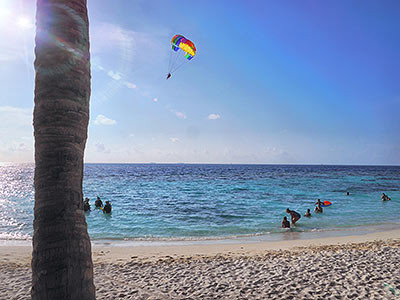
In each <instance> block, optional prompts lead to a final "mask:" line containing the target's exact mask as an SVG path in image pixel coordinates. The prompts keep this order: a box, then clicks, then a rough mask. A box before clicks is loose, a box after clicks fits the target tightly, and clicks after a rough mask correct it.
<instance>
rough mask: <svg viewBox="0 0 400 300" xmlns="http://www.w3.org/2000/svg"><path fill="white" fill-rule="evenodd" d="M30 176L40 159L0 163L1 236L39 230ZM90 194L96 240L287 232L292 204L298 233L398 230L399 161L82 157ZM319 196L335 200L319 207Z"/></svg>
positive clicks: (24, 237)
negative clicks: (90, 160)
mask: <svg viewBox="0 0 400 300" xmlns="http://www.w3.org/2000/svg"><path fill="white" fill-rule="evenodd" d="M33 175H34V165H33V164H15V163H2V164H0V211H1V214H0V240H3V241H4V240H7V241H15V240H30V239H31V238H32V232H33V229H32V223H33V206H34V189H33ZM83 192H84V197H88V198H89V199H90V203H91V206H92V211H90V212H88V213H86V220H87V223H88V230H89V235H90V237H91V239H92V240H94V241H96V240H98V241H103V240H114V241H126V240H128V241H170V240H218V239H235V238H243V237H247V238H251V237H257V238H258V239H285V238H287V232H288V230H286V229H282V228H281V222H282V218H283V217H284V216H288V218H289V215H287V214H286V213H285V210H286V208H290V209H292V210H295V211H297V212H299V213H300V214H301V215H302V218H301V219H300V220H299V221H298V222H297V226H296V227H295V228H292V229H291V230H290V232H291V233H293V234H297V236H299V234H303V235H304V234H310V235H312V234H314V235H315V234H318V236H328V235H329V234H333V233H335V234H340V235H346V234H351V233H356V232H363V231H366V230H386V229H394V228H400V217H399V215H400V167H399V166H334V165H214V164H210V165H205V164H85V170H84V181H83ZM347 192H349V193H350V195H347ZM382 193H386V194H387V195H389V197H391V199H392V200H391V201H386V202H382V201H381V195H382ZM97 196H99V197H100V198H101V199H102V200H103V202H104V201H106V200H109V201H110V202H111V203H112V206H113V211H112V214H111V215H105V214H103V213H102V212H101V211H100V210H97V209H94V201H95V199H96V197H97ZM318 198H320V199H321V200H322V201H324V200H328V201H330V202H332V205H331V206H329V207H326V208H324V212H323V213H322V214H315V213H313V210H314V203H315V201H316V200H317V199H318ZM308 208H310V209H311V212H312V217H311V218H306V217H304V216H303V215H304V213H305V212H306V210H307V209H308ZM289 219H290V218H289ZM300 237H301V236H300Z"/></svg>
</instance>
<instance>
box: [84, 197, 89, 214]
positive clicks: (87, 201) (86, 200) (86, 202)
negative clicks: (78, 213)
mask: <svg viewBox="0 0 400 300" xmlns="http://www.w3.org/2000/svg"><path fill="white" fill-rule="evenodd" d="M83 210H84V211H90V203H89V198H87V197H86V198H85V200H84V201H83Z"/></svg>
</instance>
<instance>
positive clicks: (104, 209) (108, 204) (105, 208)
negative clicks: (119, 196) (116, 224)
mask: <svg viewBox="0 0 400 300" xmlns="http://www.w3.org/2000/svg"><path fill="white" fill-rule="evenodd" d="M111 208H112V207H111V203H110V201H106V205H104V208H103V212H104V213H106V214H109V213H111Z"/></svg>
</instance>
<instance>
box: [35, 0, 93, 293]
mask: <svg viewBox="0 0 400 300" xmlns="http://www.w3.org/2000/svg"><path fill="white" fill-rule="evenodd" d="M88 27H89V21H88V15H87V3H86V0H64V1H62V0H37V11H36V38H35V43H36V47H35V55H36V59H35V63H34V65H35V71H36V77H35V108H34V119H33V123H34V135H35V179H34V184H35V209H34V223H33V228H34V233H33V252H32V290H31V296H32V300H39V299H40V300H61V299H68V300H89V299H90V300H92V299H95V287H94V284H93V263H92V254H91V245H90V239H89V235H88V232H87V224H86V219H85V214H84V211H83V209H82V205H83V203H82V196H83V195H82V181H83V157H84V150H85V145H86V139H87V129H88V122H89V98H90V57H89V29H88Z"/></svg>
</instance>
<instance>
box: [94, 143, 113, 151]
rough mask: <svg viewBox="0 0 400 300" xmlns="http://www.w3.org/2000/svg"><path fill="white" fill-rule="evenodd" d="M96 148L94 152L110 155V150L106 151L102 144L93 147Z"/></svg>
mask: <svg viewBox="0 0 400 300" xmlns="http://www.w3.org/2000/svg"><path fill="white" fill-rule="evenodd" d="M94 146H95V147H96V152H101V153H110V152H111V151H110V149H107V148H106V146H105V145H104V144H102V143H96V144H95V145H94Z"/></svg>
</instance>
